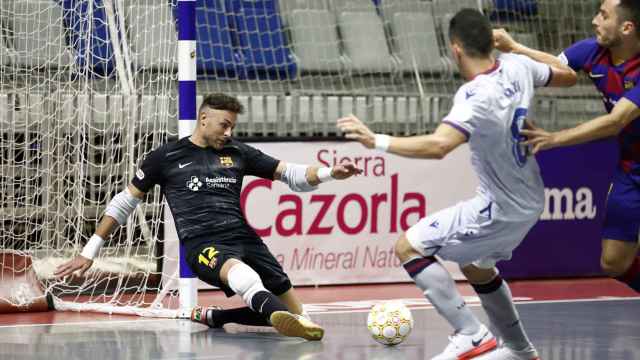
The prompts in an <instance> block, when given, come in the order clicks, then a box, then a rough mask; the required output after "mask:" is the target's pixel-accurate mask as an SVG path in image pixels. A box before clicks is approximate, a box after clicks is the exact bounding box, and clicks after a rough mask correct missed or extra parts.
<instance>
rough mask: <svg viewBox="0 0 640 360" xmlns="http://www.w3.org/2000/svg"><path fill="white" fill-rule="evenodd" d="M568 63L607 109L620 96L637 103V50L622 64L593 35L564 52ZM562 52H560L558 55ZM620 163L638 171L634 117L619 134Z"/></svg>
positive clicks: (639, 139)
mask: <svg viewBox="0 0 640 360" xmlns="http://www.w3.org/2000/svg"><path fill="white" fill-rule="evenodd" d="M563 55H564V57H565V58H566V60H567V61H568V65H569V66H570V67H571V68H572V69H573V70H575V71H580V70H582V71H584V72H585V73H586V74H587V75H588V76H589V78H590V79H591V81H593V83H594V85H595V86H596V88H597V89H598V90H599V91H600V93H602V101H603V102H604V106H605V108H606V110H607V112H611V110H612V109H613V107H614V106H615V105H616V104H617V103H618V101H620V99H621V98H623V97H624V98H626V99H627V100H629V101H631V102H633V103H634V104H636V105H637V106H638V107H640V54H636V55H635V56H634V57H632V58H631V59H628V60H627V61H625V62H624V63H622V64H618V65H616V64H614V63H613V61H612V59H611V53H610V51H609V49H607V48H604V47H602V46H600V45H598V43H597V41H596V39H595V38H590V39H586V40H582V41H579V42H577V43H575V44H573V45H572V46H570V47H569V48H567V49H566V50H565V51H564V52H563ZM561 56H562V55H561ZM618 143H619V145H620V163H621V164H620V165H621V166H622V168H623V169H624V170H625V172H634V173H640V121H638V119H634V120H633V121H632V122H631V123H629V125H627V127H625V128H624V129H623V130H622V131H621V132H620V134H619V135H618Z"/></svg>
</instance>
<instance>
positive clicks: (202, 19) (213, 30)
mask: <svg viewBox="0 0 640 360" xmlns="http://www.w3.org/2000/svg"><path fill="white" fill-rule="evenodd" d="M224 10H225V9H224V7H223V6H222V3H221V0H198V1H197V3H196V37H197V45H196V46H197V51H196V53H197V59H196V62H197V69H198V74H199V75H201V76H204V77H215V78H223V79H244V78H246V69H245V66H244V61H243V59H242V55H241V53H240V52H238V51H236V49H235V46H234V42H233V37H232V29H231V27H230V24H229V19H228V18H227V16H226V15H225V12H224Z"/></svg>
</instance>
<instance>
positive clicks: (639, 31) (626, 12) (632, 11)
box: [616, 0, 640, 39]
mask: <svg viewBox="0 0 640 360" xmlns="http://www.w3.org/2000/svg"><path fill="white" fill-rule="evenodd" d="M616 9H617V11H616V12H617V14H618V18H619V19H620V22H625V21H631V22H632V23H633V25H634V26H635V28H636V37H638V38H639V39H640V1H638V0H620V3H618V6H617V8H616Z"/></svg>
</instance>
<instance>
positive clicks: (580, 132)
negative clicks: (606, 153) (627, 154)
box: [521, 98, 640, 153]
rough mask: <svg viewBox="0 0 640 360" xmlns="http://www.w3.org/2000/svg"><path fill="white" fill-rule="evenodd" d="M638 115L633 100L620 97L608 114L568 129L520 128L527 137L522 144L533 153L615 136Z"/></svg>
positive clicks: (637, 108)
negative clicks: (552, 130) (551, 130)
mask: <svg viewBox="0 0 640 360" xmlns="http://www.w3.org/2000/svg"><path fill="white" fill-rule="evenodd" d="M638 117H640V108H639V107H638V106H637V105H636V104H635V103H634V102H632V101H630V100H628V99H626V98H622V99H621V100H620V101H619V102H618V103H617V104H616V106H614V107H613V110H612V111H611V113H610V114H606V115H603V116H599V117H597V118H595V119H593V120H590V121H587V122H585V123H582V124H580V125H578V126H576V127H573V128H570V129H565V130H561V131H558V132H548V131H545V130H543V129H540V128H532V129H529V130H522V132H521V133H522V135H524V136H526V137H527V138H528V140H527V141H526V142H524V143H523V144H524V145H531V146H533V152H534V153H537V152H538V151H540V150H545V149H551V148H554V147H560V146H569V145H576V144H582V143H585V142H589V141H593V140H597V139H602V138H607V137H611V136H616V135H618V134H619V133H620V131H622V129H624V128H625V127H626V126H627V125H628V124H629V123H630V122H631V121H633V120H634V119H637V118H638Z"/></svg>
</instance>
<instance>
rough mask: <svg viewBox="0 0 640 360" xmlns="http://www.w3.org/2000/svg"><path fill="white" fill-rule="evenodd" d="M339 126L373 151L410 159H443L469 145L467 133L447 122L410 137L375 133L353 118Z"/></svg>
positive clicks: (344, 119) (347, 136)
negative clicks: (458, 148) (425, 133)
mask: <svg viewBox="0 0 640 360" xmlns="http://www.w3.org/2000/svg"><path fill="white" fill-rule="evenodd" d="M337 126H338V129H340V131H342V132H344V133H345V137H346V138H347V139H352V140H356V141H358V142H360V143H361V144H362V145H364V146H365V147H367V148H369V149H373V148H376V149H378V150H382V151H387V152H390V153H392V154H396V155H400V156H404V157H410V158H421V159H442V158H444V157H445V156H446V155H447V154H448V153H450V152H451V151H453V149H455V148H457V147H458V146H459V145H461V144H463V143H465V142H467V137H466V135H465V134H464V133H462V132H461V131H460V130H458V129H456V128H454V127H453V126H451V125H448V124H446V123H445V124H441V125H440V126H438V128H436V131H435V132H434V133H433V134H429V135H420V136H409V137H393V136H388V135H381V134H374V133H373V132H372V131H371V130H370V129H369V128H368V127H367V126H366V125H365V124H364V123H363V122H362V121H361V120H360V119H358V118H357V117H355V116H353V115H350V116H347V117H344V118H341V119H338V122H337Z"/></svg>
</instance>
